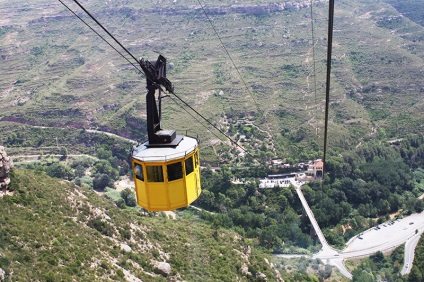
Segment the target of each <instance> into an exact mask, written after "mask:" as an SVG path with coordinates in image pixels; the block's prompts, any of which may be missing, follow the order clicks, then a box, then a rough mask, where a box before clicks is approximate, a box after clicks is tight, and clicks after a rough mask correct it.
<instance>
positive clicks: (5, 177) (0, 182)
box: [0, 146, 13, 190]
mask: <svg viewBox="0 0 424 282" xmlns="http://www.w3.org/2000/svg"><path fill="white" fill-rule="evenodd" d="M12 167H13V161H12V159H11V158H9V157H8V156H7V154H6V151H5V149H4V147H3V146H0V190H6V189H7V185H9V183H10V178H9V172H10V169H11V168H12Z"/></svg>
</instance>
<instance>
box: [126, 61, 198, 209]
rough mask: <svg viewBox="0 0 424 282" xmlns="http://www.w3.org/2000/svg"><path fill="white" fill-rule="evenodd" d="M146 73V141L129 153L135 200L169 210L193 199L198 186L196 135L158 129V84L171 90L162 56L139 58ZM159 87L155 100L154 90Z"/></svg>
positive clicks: (148, 206) (155, 207)
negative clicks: (152, 61)
mask: <svg viewBox="0 0 424 282" xmlns="http://www.w3.org/2000/svg"><path fill="white" fill-rule="evenodd" d="M140 66H141V68H142V69H143V71H144V73H145V75H146V83H147V90H148V93H147V95H146V110H147V135H148V138H149V141H148V142H145V143H144V144H142V145H140V146H138V147H137V148H135V149H134V151H133V153H132V167H133V173H134V182H135V190H136V195H137V203H138V204H139V205H140V206H141V207H143V208H145V209H146V210H149V211H169V210H175V209H178V208H182V207H186V206H188V205H189V204H191V203H192V202H193V201H194V200H196V199H197V198H198V197H199V195H200V192H201V188H200V159H199V142H198V140H197V138H192V137H188V136H183V135H176V133H175V130H163V129H161V124H160V118H161V108H162V107H161V100H162V98H161V91H162V87H164V88H165V89H166V91H168V92H169V93H173V86H172V84H171V82H170V81H169V80H168V79H167V78H166V59H165V58H164V57H163V56H161V55H160V56H159V57H158V59H157V61H156V62H155V63H150V62H149V61H145V60H143V59H142V60H141V61H140ZM156 90H159V91H158V92H159V96H158V103H159V109H158V107H157V103H156V97H155V93H156Z"/></svg>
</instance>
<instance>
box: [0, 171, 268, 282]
mask: <svg viewBox="0 0 424 282" xmlns="http://www.w3.org/2000/svg"><path fill="white" fill-rule="evenodd" d="M11 188H12V189H13V190H15V191H14V195H13V196H4V197H3V198H0V223H1V226H2V228H1V229H0V268H2V269H3V270H5V271H6V274H7V277H9V278H10V279H11V280H12V281H34V280H44V281H70V280H72V279H77V280H84V281H107V280H118V281H122V279H123V275H126V277H127V279H129V277H131V276H130V275H133V276H135V277H138V278H139V279H142V280H143V281H167V280H168V279H170V277H173V278H179V279H182V280H187V281H217V280H220V281H230V280H232V281H234V280H237V279H240V280H241V281H244V280H248V277H247V276H245V275H243V274H242V273H241V270H240V268H241V266H242V265H243V264H246V266H248V268H249V270H250V271H252V272H254V271H257V272H262V273H265V274H266V275H267V276H268V278H269V279H271V280H275V279H276V277H275V273H273V271H272V270H271V269H270V267H269V266H268V265H267V264H266V263H265V260H264V255H263V254H261V253H260V252H258V251H257V250H255V249H254V248H252V247H250V246H249V244H248V243H247V242H245V241H244V240H243V239H242V238H240V237H239V235H236V234H235V233H234V232H228V231H226V230H219V231H218V232H217V233H216V231H215V230H214V229H212V228H211V227H210V226H209V225H206V224H204V223H202V222H200V221H199V220H197V219H196V217H195V216H193V215H190V214H189V213H187V212H183V213H178V215H177V216H178V219H176V220H169V219H165V218H163V217H151V216H146V215H142V214H141V213H139V212H136V211H135V210H130V209H124V210H122V209H118V208H117V207H116V206H115V205H114V204H113V203H112V202H110V201H108V200H106V199H104V198H103V197H99V196H98V195H97V194H96V193H94V192H93V191H92V190H85V189H82V188H80V187H77V186H75V185H73V184H72V183H69V182H65V181H61V180H59V179H52V178H50V177H47V176H46V175H44V174H39V173H37V172H35V171H29V170H16V169H15V170H14V173H13V175H12V184H11ZM93 219H99V220H100V219H101V222H103V223H99V222H100V221H99V220H97V221H96V220H94V221H93ZM90 222H91V223H90ZM96 224H97V225H96ZM90 226H92V227H90ZM93 226H94V227H93ZM96 226H97V227H96ZM187 227H189V228H187ZM98 230H100V232H99V231H98ZM121 244H126V245H128V246H130V247H131V249H132V251H130V252H125V251H123V250H122V249H121ZM154 261H157V262H160V261H166V262H168V263H170V265H171V269H172V272H171V274H170V275H169V276H166V275H163V274H160V272H159V271H158V270H157V269H156V268H155V267H154ZM236 277H238V278H236Z"/></svg>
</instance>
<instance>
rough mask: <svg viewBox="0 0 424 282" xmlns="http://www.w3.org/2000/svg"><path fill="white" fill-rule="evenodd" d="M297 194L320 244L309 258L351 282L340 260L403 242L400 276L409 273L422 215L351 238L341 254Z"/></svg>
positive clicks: (422, 229) (423, 223) (421, 229)
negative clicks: (403, 258)
mask: <svg viewBox="0 0 424 282" xmlns="http://www.w3.org/2000/svg"><path fill="white" fill-rule="evenodd" d="M296 192H297V194H298V196H299V199H300V201H301V202H302V205H303V207H304V209H305V210H306V213H307V214H308V217H309V219H310V220H311V223H312V226H313V227H314V229H315V232H316V234H317V236H318V239H319V240H320V242H321V244H322V246H323V247H322V249H321V251H319V252H318V253H316V254H314V255H313V256H312V258H319V259H321V260H323V261H324V262H326V263H328V264H331V265H334V266H336V267H337V268H338V269H339V270H340V272H341V273H342V274H343V275H344V276H345V277H347V278H349V279H352V274H351V273H350V272H349V271H348V270H347V268H346V267H345V265H344V264H343V261H344V260H345V259H348V258H353V257H366V256H370V255H372V254H374V253H376V252H378V251H386V250H390V249H393V248H395V247H397V246H400V245H402V244H404V243H405V242H406V245H405V261H404V267H403V269H402V271H401V274H407V273H409V272H410V270H411V267H412V263H413V259H414V251H415V247H416V245H417V243H418V241H419V238H420V236H421V234H422V233H423V232H424V212H422V213H420V214H412V215H410V216H408V217H405V218H403V219H398V220H396V221H392V222H388V223H384V224H381V225H379V228H376V227H373V228H371V229H369V230H367V231H365V232H363V233H362V235H361V236H356V237H354V238H352V239H351V240H350V241H349V242H348V243H347V244H346V248H345V249H344V250H342V251H339V250H336V249H334V248H332V247H331V246H329V245H328V243H327V241H326V239H325V237H324V235H323V234H322V232H321V229H320V227H319V225H318V223H317V222H316V220H315V217H314V215H313V213H312V211H311V209H310V208H309V205H308V203H307V202H306V199H305V197H304V196H303V193H302V191H301V189H300V186H298V187H296ZM278 256H279V257H285V258H290V257H294V256H293V255H278Z"/></svg>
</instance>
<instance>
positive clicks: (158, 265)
mask: <svg viewBox="0 0 424 282" xmlns="http://www.w3.org/2000/svg"><path fill="white" fill-rule="evenodd" d="M151 263H152V265H153V267H154V268H155V272H156V273H158V274H161V275H163V276H169V275H171V273H172V271H171V265H170V264H169V263H167V262H164V261H155V260H151Z"/></svg>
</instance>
